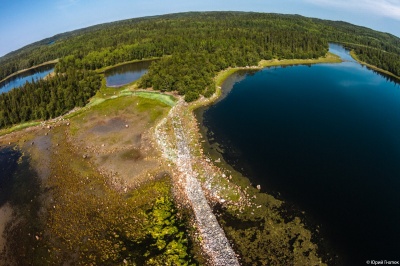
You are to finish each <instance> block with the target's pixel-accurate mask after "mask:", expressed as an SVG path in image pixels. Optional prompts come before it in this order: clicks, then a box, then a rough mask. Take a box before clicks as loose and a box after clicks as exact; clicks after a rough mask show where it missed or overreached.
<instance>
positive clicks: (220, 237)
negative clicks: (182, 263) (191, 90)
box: [155, 101, 239, 265]
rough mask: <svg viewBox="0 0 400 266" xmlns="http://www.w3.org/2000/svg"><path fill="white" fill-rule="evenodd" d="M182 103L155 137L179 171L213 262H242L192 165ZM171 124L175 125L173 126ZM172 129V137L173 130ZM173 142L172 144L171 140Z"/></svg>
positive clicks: (205, 247)
mask: <svg viewBox="0 0 400 266" xmlns="http://www.w3.org/2000/svg"><path fill="white" fill-rule="evenodd" d="M181 108H183V102H182V101H179V102H178V103H177V105H176V106H174V107H173V108H172V109H171V111H170V113H169V115H168V117H166V118H165V119H164V120H162V121H161V122H160V124H159V125H158V126H157V127H156V130H155V137H156V140H157V143H158V144H159V146H160V148H161V151H162V153H163V156H164V157H165V158H166V159H167V160H169V161H171V162H172V163H174V164H175V165H176V166H177V168H178V171H179V174H180V179H179V180H180V181H181V182H182V183H183V184H180V185H181V186H182V185H183V193H184V194H185V195H184V196H185V198H186V199H187V201H188V202H187V203H188V205H189V206H190V207H191V208H192V210H193V214H194V218H195V219H194V220H195V223H196V227H197V229H198V233H199V234H200V237H201V244H202V248H203V250H204V252H205V253H206V254H207V256H208V258H209V260H210V263H211V264H212V265H239V262H238V259H237V257H236V254H235V252H234V251H233V250H232V248H231V246H230V244H229V241H228V239H227V238H226V236H225V233H224V231H223V230H222V228H221V226H220V225H219V224H218V221H217V219H216V218H215V215H214V214H213V212H212V210H211V208H210V206H209V204H208V202H207V199H206V197H205V195H204V192H203V189H202V187H201V184H200V182H199V181H198V180H197V176H198V173H196V171H194V170H193V167H192V161H193V158H192V154H191V152H190V148H189V145H188V139H187V136H186V134H185V132H184V129H183V126H182V124H181V120H180V117H179V113H180V111H181V110H180V109H181ZM171 127H172V128H171ZM172 132H173V137H171V133H172ZM171 142H172V143H171Z"/></svg>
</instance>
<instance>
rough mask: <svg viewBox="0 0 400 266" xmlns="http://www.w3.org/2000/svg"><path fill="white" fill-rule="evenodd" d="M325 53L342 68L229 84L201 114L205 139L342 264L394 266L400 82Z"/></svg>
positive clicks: (241, 78)
mask: <svg viewBox="0 0 400 266" xmlns="http://www.w3.org/2000/svg"><path fill="white" fill-rule="evenodd" d="M330 49H331V52H334V53H336V54H339V55H341V56H342V58H344V59H345V60H346V61H345V62H343V63H340V64H319V65H313V66H304V65H303V66H292V67H275V68H267V69H264V70H262V71H258V72H253V73H249V72H242V73H238V74H236V75H234V76H232V77H230V79H229V80H228V81H227V82H226V83H225V84H224V87H223V89H224V90H225V91H229V93H227V95H226V97H225V98H223V99H222V100H220V101H219V102H218V103H216V104H215V105H213V106H211V107H209V108H208V109H206V110H205V111H204V113H203V119H204V120H203V124H204V126H205V127H206V128H208V133H207V135H208V136H207V137H208V139H209V141H210V142H211V143H215V142H216V143H218V144H220V145H221V146H222V149H223V150H224V153H223V157H224V158H225V160H227V162H228V163H230V164H232V165H233V166H234V167H235V168H236V169H237V170H239V171H241V172H243V173H244V174H246V175H247V176H248V177H249V178H250V179H251V180H252V182H253V183H254V184H261V187H262V188H263V190H264V191H267V192H269V193H272V194H274V195H276V196H278V197H280V198H282V199H284V200H286V201H287V202H290V203H292V204H294V205H295V206H296V207H297V208H298V209H300V210H304V211H305V212H306V216H307V218H308V219H310V220H313V221H314V222H316V223H317V224H318V225H320V227H321V230H322V235H323V237H324V238H325V241H328V242H329V243H330V245H331V246H332V247H333V252H335V253H336V254H337V255H339V256H340V258H341V259H342V260H343V261H344V262H345V263H346V264H348V265H365V262H366V261H367V260H400V252H399V249H400V244H399V241H400V226H399V224H400V193H399V191H400V85H399V84H397V83H395V82H393V81H391V80H390V79H389V78H387V77H384V76H382V75H379V74H377V73H376V72H374V71H372V70H369V69H367V68H365V67H362V66H361V65H359V64H358V63H356V62H354V60H352V59H351V57H350V56H349V55H348V52H346V51H345V50H344V49H343V48H341V47H340V46H337V45H331V46H330Z"/></svg>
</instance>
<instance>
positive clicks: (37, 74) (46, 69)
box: [0, 65, 54, 94]
mask: <svg viewBox="0 0 400 266" xmlns="http://www.w3.org/2000/svg"><path fill="white" fill-rule="evenodd" d="M53 71H54V65H46V66H41V67H38V68H35V69H30V70H27V71H24V72H23V73H21V74H18V75H16V76H13V77H11V78H9V79H7V80H5V81H3V82H2V83H0V94H1V93H5V92H8V91H10V90H12V89H14V88H18V87H21V86H23V85H24V84H25V83H26V82H32V80H38V79H42V78H44V77H46V76H47V75H48V74H50V73H52V72H53Z"/></svg>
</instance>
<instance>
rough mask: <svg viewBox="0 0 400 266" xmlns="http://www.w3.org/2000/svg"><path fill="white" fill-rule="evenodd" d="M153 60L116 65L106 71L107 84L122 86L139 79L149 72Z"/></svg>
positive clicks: (109, 85)
mask: <svg viewBox="0 0 400 266" xmlns="http://www.w3.org/2000/svg"><path fill="white" fill-rule="evenodd" d="M151 62H152V61H143V62H135V63H130V64H125V65H122V66H118V67H114V68H112V69H110V70H108V71H106V73H105V76H106V84H107V86H108V87H120V86H123V85H126V84H129V83H131V82H134V81H136V80H138V79H139V78H140V77H141V76H143V75H144V74H146V73H147V70H148V68H149V66H150V64H151Z"/></svg>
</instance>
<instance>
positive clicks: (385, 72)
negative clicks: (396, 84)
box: [350, 50, 400, 81]
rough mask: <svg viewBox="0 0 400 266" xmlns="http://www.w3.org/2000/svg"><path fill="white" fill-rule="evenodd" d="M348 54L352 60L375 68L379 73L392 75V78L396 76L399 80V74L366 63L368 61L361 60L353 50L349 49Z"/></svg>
mask: <svg viewBox="0 0 400 266" xmlns="http://www.w3.org/2000/svg"><path fill="white" fill-rule="evenodd" d="M350 56H351V57H352V58H353V59H354V60H356V61H357V62H358V63H359V64H360V65H362V66H366V67H368V68H370V69H372V70H375V71H377V72H379V73H381V74H385V75H388V76H390V77H393V78H396V79H397V80H398V81H400V77H399V76H396V75H395V74H393V73H392V72H389V71H387V70H384V69H382V68H379V67H377V66H374V65H371V64H368V63H366V62H364V61H361V60H360V59H359V58H358V56H357V55H356V53H355V52H354V50H351V51H350Z"/></svg>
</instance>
